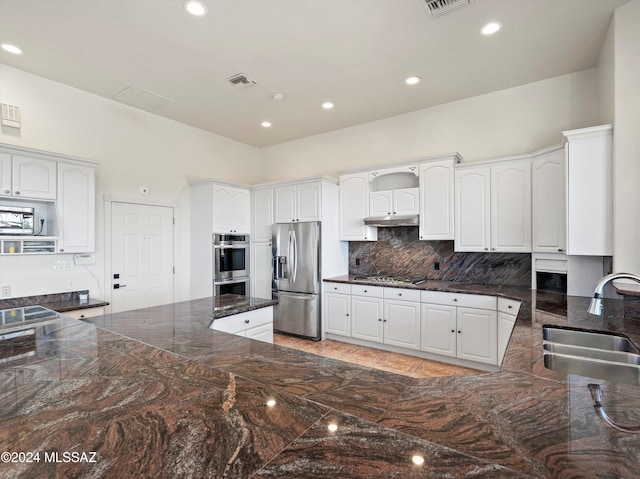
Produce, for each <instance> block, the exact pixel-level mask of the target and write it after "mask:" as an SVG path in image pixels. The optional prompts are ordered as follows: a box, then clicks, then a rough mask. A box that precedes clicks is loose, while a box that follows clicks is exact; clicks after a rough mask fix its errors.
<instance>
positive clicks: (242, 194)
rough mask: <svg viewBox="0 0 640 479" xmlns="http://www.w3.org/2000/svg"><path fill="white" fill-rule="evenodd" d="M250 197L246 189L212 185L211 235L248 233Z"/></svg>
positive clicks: (249, 226) (249, 227) (249, 225)
mask: <svg viewBox="0 0 640 479" xmlns="http://www.w3.org/2000/svg"><path fill="white" fill-rule="evenodd" d="M250 198H251V195H250V192H249V190H248V189H244V188H235V187H231V186H227V185H215V184H214V185H213V233H247V234H248V233H249V231H250V229H251V199H250Z"/></svg>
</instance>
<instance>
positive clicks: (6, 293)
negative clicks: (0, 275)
mask: <svg viewBox="0 0 640 479" xmlns="http://www.w3.org/2000/svg"><path fill="white" fill-rule="evenodd" d="M1 293H2V297H3V298H6V297H8V296H11V286H9V285H5V286H3V287H2V291H1Z"/></svg>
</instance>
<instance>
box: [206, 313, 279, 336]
mask: <svg viewBox="0 0 640 479" xmlns="http://www.w3.org/2000/svg"><path fill="white" fill-rule="evenodd" d="M271 311H272V309H271V308H261V309H256V310H254V311H248V312H246V313H240V314H234V315H233V316H226V317H224V318H219V319H215V320H214V321H213V323H211V326H210V327H211V329H215V330H217V331H224V332H225V333H232V334H235V333H238V332H240V331H246V330H247V329H250V328H256V327H258V326H262V325H264V324H268V323H273V313H272V312H271Z"/></svg>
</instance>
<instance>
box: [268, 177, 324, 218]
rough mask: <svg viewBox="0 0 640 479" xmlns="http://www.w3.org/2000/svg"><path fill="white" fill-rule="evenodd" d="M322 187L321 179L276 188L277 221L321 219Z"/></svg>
mask: <svg viewBox="0 0 640 479" xmlns="http://www.w3.org/2000/svg"><path fill="white" fill-rule="evenodd" d="M320 195H321V187H320V182H319V181H314V182H309V183H300V184H296V185H286V186H278V187H276V188H275V222H276V223H293V222H300V221H320V220H321V218H320V216H321V214H322V211H321V196H320Z"/></svg>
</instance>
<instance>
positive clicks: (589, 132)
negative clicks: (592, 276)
mask: <svg viewBox="0 0 640 479" xmlns="http://www.w3.org/2000/svg"><path fill="white" fill-rule="evenodd" d="M563 135H564V137H565V155H566V162H567V165H566V168H567V169H566V188H567V196H566V197H567V219H566V222H567V227H566V242H567V254H569V255H585V256H611V255H612V252H613V233H612V231H613V167H612V158H613V126H612V125H604V126H596V127H592V128H583V129H580V130H572V131H565V132H563Z"/></svg>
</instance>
